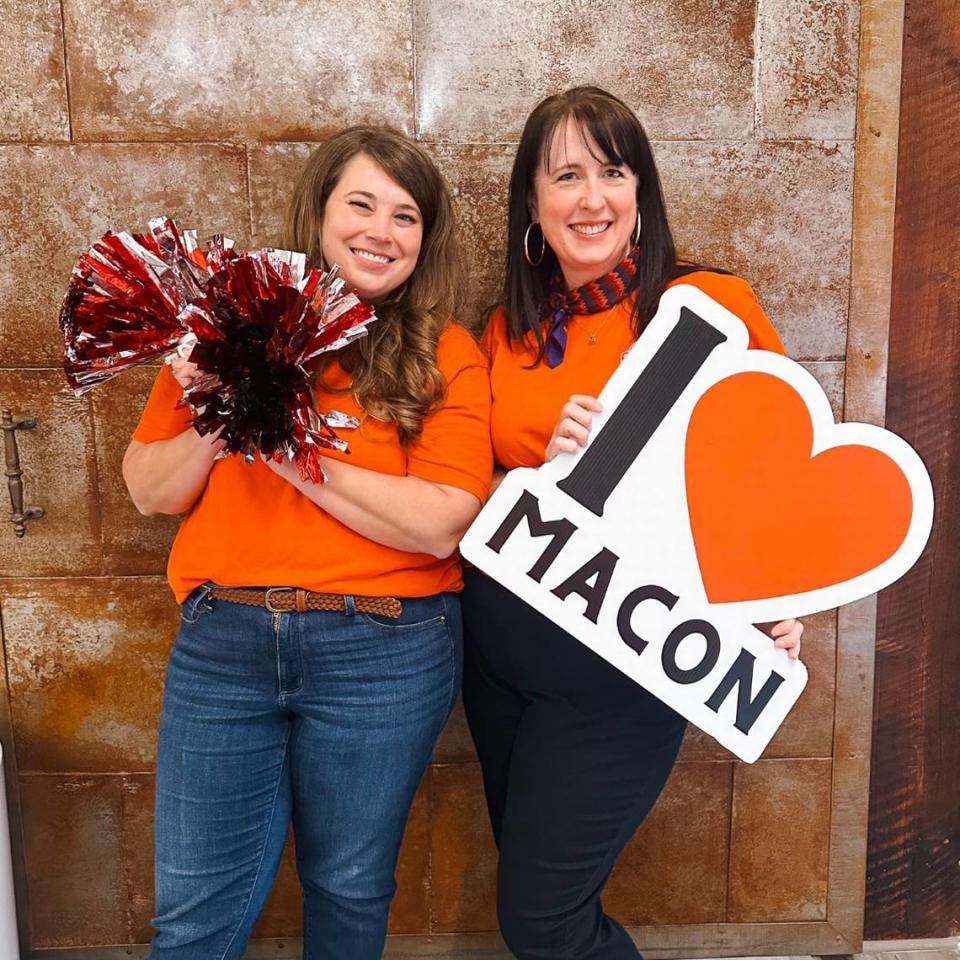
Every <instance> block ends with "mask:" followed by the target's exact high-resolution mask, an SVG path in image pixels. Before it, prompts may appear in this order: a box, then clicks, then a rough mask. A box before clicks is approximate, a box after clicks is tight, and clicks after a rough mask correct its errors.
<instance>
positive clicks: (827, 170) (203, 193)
mask: <svg viewBox="0 0 960 960" xmlns="http://www.w3.org/2000/svg"><path fill="white" fill-rule="evenodd" d="M860 15H861V10H860V4H859V2H857V0H759V2H757V0H724V2H722V3H716V2H714V0H594V2H591V3H583V2H580V0H528V2H524V3H516V2H514V0H486V2H482V3H481V2H478V0H377V2H376V3H374V2H371V0H355V2H353V3H350V4H343V3H340V2H334V0H275V2H272V3H270V4H261V3H257V2H253V0H221V2H218V3H211V2H209V0H139V2H137V3H128V2H121V0H62V2H61V0H31V2H29V3H20V2H13V0H0V51H2V57H0V184H2V195H0V351H2V355H0V405H2V406H4V407H11V408H13V409H14V411H15V412H17V413H20V414H29V415H33V416H36V417H37V418H38V421H39V426H38V428H37V430H35V431H33V432H32V433H30V434H24V435H21V437H20V448H21V452H22V459H23V463H24V469H25V483H26V496H27V501H28V503H31V504H32V503H39V504H42V505H43V506H44V507H45V509H46V517H45V518H44V519H42V520H40V521H38V522H35V523H33V524H32V525H31V526H30V528H29V530H28V533H27V535H26V537H25V538H24V539H23V540H22V541H18V542H15V541H14V538H13V535H12V531H9V530H0V577H2V578H3V579H2V580H0V593H2V629H3V647H4V653H5V657H6V681H5V682H6V690H5V691H0V692H4V694H5V695H4V698H3V699H4V700H5V701H6V702H5V703H4V705H3V708H2V710H0V720H2V722H3V723H4V724H5V725H6V727H7V736H6V742H5V744H4V745H5V747H6V752H7V754H8V761H9V762H10V763H11V764H15V767H12V766H11V767H8V770H7V774H8V778H11V777H12V779H13V781H14V785H15V789H14V796H13V799H14V810H13V812H14V817H15V820H16V821H18V822H19V824H18V825H19V827H20V828H21V829H22V848H21V846H20V842H19V835H18V837H17V848H18V852H19V851H20V850H21V849H22V853H23V860H24V862H25V865H26V867H25V874H26V877H25V879H26V884H27V889H28V892H29V901H28V906H27V914H28V920H29V925H30V942H31V945H32V946H33V947H34V948H44V947H71V946H73V947H78V946H88V945H102V944H128V943H144V942H146V941H147V940H148V939H149V936H150V926H149V921H150V916H151V907H152V903H151V901H152V895H151V857H152V850H151V845H152V841H151V818H152V815H151V799H152V790H153V764H154V730H155V727H156V722H157V714H158V708H159V701H160V690H161V679H162V670H163V664H164V659H165V656H166V651H167V648H168V646H169V644H170V642H171V639H172V635H173V632H174V629H175V619H176V618H175V610H174V608H173V604H172V601H171V599H170V596H169V593H168V590H167V587H166V584H165V582H164V579H163V570H164V562H165V554H166V551H167V549H168V546H169V544H170V541H171V537H172V534H173V531H174V529H175V524H174V522H172V521H169V520H167V519H157V518H155V519H149V520H146V519H144V518H142V517H140V516H139V515H138V514H137V513H136V512H135V510H134V509H133V507H132V506H131V504H130V503H129V501H128V499H127V497H126V494H125V491H124V489H123V485H122V481H121V478H120V458H121V455H122V452H123V450H124V447H125V445H126V442H127V438H128V436H129V433H130V430H131V428H132V425H133V424H134V422H135V420H136V418H137V415H138V412H139V410H140V408H141V406H142V403H143V400H144V398H145V396H146V392H147V390H148V387H149V384H150V381H151V377H152V371H150V370H140V371H136V372H134V373H132V374H128V375H126V376H124V377H122V378H120V380H119V381H117V382H114V383H112V384H110V385H108V386H107V387H105V388H103V389H101V390H99V391H95V392H94V393H93V394H92V395H89V396H87V397H85V398H83V399H74V398H72V397H69V396H67V395H65V394H64V393H63V391H62V377H61V375H60V373H59V371H58V369H57V365H58V362H59V356H60V345H59V343H58V335H57V325H56V315H57V310H58V305H59V300H60V298H61V296H62V294H63V291H64V289H65V286H66V283H67V279H68V276H69V271H70V267H71V265H72V263H73V262H74V261H75V259H76V258H77V256H78V255H79V254H80V252H81V251H82V250H83V249H84V248H85V247H86V246H88V245H89V243H90V242H92V240H93V239H95V238H96V237H97V236H99V234H100V233H101V232H103V231H104V230H106V229H110V228H115V229H119V228H142V227H143V226H145V223H146V220H147V219H148V218H149V217H150V216H153V215H155V214H158V213H161V212H164V213H168V214H170V215H172V216H174V217H175V218H176V219H177V221H178V222H179V223H180V225H181V226H183V227H196V228H198V229H199V231H200V234H201V236H205V235H207V234H209V233H213V232H218V231H223V232H226V233H228V234H230V235H232V236H233V237H234V238H236V240H237V241H238V243H239V244H240V245H243V246H246V245H251V244H255V245H262V244H270V243H275V242H277V240H278V229H279V225H280V222H281V220H282V215H283V210H284V206H285V203H286V199H287V196H288V194H289V191H290V186H291V182H292V180H293V178H294V177H295V175H296V173H297V170H298V167H299V165H300V164H301V162H302V161H303V159H304V157H305V156H306V155H307V153H308V151H309V150H310V147H311V144H312V143H315V142H316V141H318V140H321V139H322V138H323V137H324V136H326V135H327V134H329V133H330V132H331V131H333V130H336V129H338V128H340V127H342V126H344V125H346V124H350V123H356V122H360V121H376V122H383V123H389V124H393V125H395V126H396V127H398V128H400V129H401V130H404V131H405V132H407V133H408V134H410V135H411V136H414V137H416V138H418V139H419V140H420V141H422V142H423V143H424V144H425V145H426V146H427V148H428V149H429V150H430V152H431V153H432V154H433V155H434V156H435V157H436V159H437V161H438V163H439V164H440V166H441V167H442V169H443V170H444V172H445V173H446V175H447V176H448V177H449V179H450V181H451V183H452V184H453V186H454V188H455V192H456V195H457V200H458V204H459V210H460V215H461V218H462V223H463V227H464V232H465V235H466V238H467V241H468V244H469V248H470V251H471V265H472V280H473V306H472V308H471V312H470V315H469V316H468V317H466V318H464V319H465V320H466V321H468V322H471V323H472V322H475V321H476V319H477V318H478V317H479V315H480V311H481V308H482V307H483V306H484V305H486V304H487V303H489V302H490V300H491V298H492V297H493V296H494V295H495V294H494V291H495V286H496V275H497V271H498V265H499V263H500V259H501V256H502V234H503V226H504V201H505V186H506V176H507V172H508V170H509V166H510V162H511V158H512V154H513V149H514V146H513V145H514V144H515V142H516V140H517V138H518V135H519V132H520V129H521V126H522V123H523V120H524V118H525V116H526V115H527V113H528V112H529V110H530V109H531V108H532V106H533V105H534V104H535V103H536V102H537V101H538V100H539V99H540V98H541V97H542V96H544V95H546V94H548V93H551V92H554V91H557V90H560V89H562V88H564V87H567V86H569V85H572V84H574V83H579V82H591V83H596V84H599V85H601V86H604V87H607V88H608V89H610V90H612V91H614V92H615V93H617V94H619V95H620V96H621V97H623V98H624V99H625V100H626V101H627V102H628V103H630V104H631V105H632V106H633V107H634V108H635V109H636V110H637V112H638V114H639V116H640V117H641V119H642V120H643V121H644V123H645V125H646V127H647V129H648V131H649V133H650V135H651V137H652V139H653V140H654V141H655V150H656V156H657V159H658V161H659V164H660V168H661V171H662V176H663V180H664V185H665V189H666V192H667V196H668V202H669V207H670V212H671V215H672V219H673V222H674V224H675V227H676V233H677V237H678V240H679V242H680V245H681V248H682V250H683V251H684V252H685V253H687V254H689V255H693V256H695V257H697V258H698V259H702V260H706V261H710V262H713V263H716V264H719V265H723V266H725V267H727V268H729V269H732V270H735V271H738V272H740V273H742V274H743V275H744V276H746V277H747V278H749V279H750V280H751V281H752V282H753V283H754V285H755V287H756V289H757V291H758V293H759V296H760V299H761V301H762V303H763V304H764V305H765V307H766V309H767V311H768V312H769V314H770V316H771V317H772V319H773V321H774V323H775V324H776V326H777V328H778V329H779V331H780V332H781V334H782V336H783V339H784V341H785V343H786V345H787V348H788V350H789V352H790V354H791V355H792V356H793V357H794V358H796V359H798V360H802V361H803V362H804V363H805V365H807V366H808V368H809V369H810V370H811V371H812V372H813V374H814V375H815V376H816V377H817V379H818V380H819V381H820V382H821V383H822V384H823V385H824V387H825V389H826V391H827V393H828V395H829V396H830V398H831V400H832V402H833V403H834V406H835V409H836V410H837V411H838V412H839V411H840V410H841V409H842V404H843V394H844V372H845V354H846V344H847V323H848V306H849V284H850V269H851V267H850V263H851V260H850V256H851V233H852V212H853V174H854V159H855V157H854V153H855V149H854V148H855V140H854V131H855V122H856V102H857V87H858V78H857V63H858V41H859V31H860ZM836 638H837V632H836V616H835V614H833V613H827V614H822V615H819V616H816V617H812V618H811V619H810V622H809V630H808V634H807V637H806V638H805V651H806V658H807V663H808V667H809V670H810V674H811V683H810V687H809V690H808V692H807V694H806V695H805V696H804V698H803V699H802V701H801V702H800V704H799V706H798V707H797V709H796V711H795V713H794V714H793V715H792V716H791V717H790V718H789V720H788V721H787V723H786V724H785V726H784V728H783V729H782V731H781V732H780V734H779V735H778V736H777V738H776V740H775V741H774V743H773V745H772V746H771V748H770V749H769V750H768V752H767V754H766V756H765V758H764V759H763V760H761V761H760V762H758V763H756V764H754V765H753V766H746V765H741V764H739V763H735V762H734V761H733V760H732V758H731V756H730V755H729V754H727V753H725V752H724V751H723V750H722V749H720V748H719V747H717V745H716V744H714V743H713V742H712V741H710V740H709V739H708V738H706V737H704V736H701V735H698V734H695V733H694V734H692V735H691V736H690V737H689V738H688V741H687V743H686V744H685V746H684V750H683V754H682V759H681V762H680V763H679V765H678V766H677V768H676V771H675V773H674V775H673V777H672V778H671V780H670V783H669V785H668V786H667V789H666V793H665V795H664V797H663V799H662V800H661V802H660V804H659V806H658V807H657V809H656V810H655V811H654V813H653V814H652V816H651V817H650V819H649V821H648V822H647V823H646V824H645V825H644V826H643V828H642V829H641V830H640V832H639V834H638V835H637V837H636V838H635V840H634V841H633V843H632V844H631V845H630V847H629V849H628V851H627V852H626V854H625V855H624V857H623V858H622V860H621V862H620V863H619V864H618V866H617V868H616V870H615V871H614V874H613V877H612V879H611V881H610V887H609V894H608V897H607V905H608V908H609V909H610V910H612V911H613V912H614V913H615V914H616V915H617V916H618V917H620V918H621V919H622V920H623V921H624V922H625V923H627V924H630V925H633V926H638V927H643V926H647V925H658V926H659V925H697V924H727V925H733V926H736V925H747V924H762V925H766V924H771V925H773V924H797V926H795V927H785V928H781V929H787V930H798V931H800V930H803V929H806V928H805V927H804V926H803V924H804V923H806V922H817V921H823V920H825V919H826V918H827V910H828V884H829V880H830V876H831V875H830V872H829V865H830V864H829V861H830V857H831V849H832V847H831V845H830V843H829V834H830V820H831V803H832V796H833V792H834V788H835V764H834V756H835V736H834V718H835V703H836V697H835V679H836V676H837V674H836V662H837V655H836V650H837V642H836ZM865 709H867V710H869V706H866V707H865ZM771 845H774V846H775V848H776V851H774V850H772V849H771ZM494 869H495V859H494V850H493V846H492V843H491V840H490V836H489V833H488V828H487V825H486V822H485V815H484V810H483V803H482V799H481V793H480V776H479V770H478V767H477V764H476V761H475V757H474V755H473V752H472V748H471V746H470V742H469V737H468V735H467V733H466V729H465V725H464V722H463V719H462V715H461V714H460V713H459V712H457V713H456V714H455V715H454V717H453V718H452V719H451V721H450V723H449V725H448V727H447V729H446V731H445V732H444V734H443V737H442V738H441V741H440V743H439V745H438V747H437V750H436V754H435V757H434V763H433V765H432V766H431V768H430V770H429V772H428V774H427V776H426V778H425V779H424V782H423V784H422V787H421V789H420V792H419V794H418V796H417V800H416V803H415V804H414V808H413V812H412V815H411V818H410V824H409V828H408V831H407V836H406V841H405V843H404V846H403V851H402V855H401V862H400V868H399V874H398V880H399V893H398V896H397V900H396V903H395V905H394V909H393V913H392V920H391V932H392V933H394V934H411V935H420V936H423V935H427V934H431V935H437V934H444V933H452V932H482V931H492V930H494V929H495V916H494V907H493V881H494ZM298 911H299V904H298V893H297V888H296V880H295V876H294V872H293V868H292V861H291V859H290V858H289V856H288V857H285V859H284V864H283V867H282V871H281V875H280V878H279V881H278V884H277V888H276V890H275V892H274V896H273V898H272V899H271V901H270V903H269V905H268V907H267V909H266V912H265V914H264V916H263V918H262V919H261V921H260V924H259V927H258V929H257V936H259V937H282V938H287V937H296V936H297V935H298V930H299V917H298ZM764 929H766V927H764ZM398 942H399V941H398ZM454 942H456V941H454ZM798 945H799V942H798ZM742 952H748V951H746V950H744V951H742ZM754 952H765V951H763V950H762V949H761V950H759V951H756V950H755V951H754ZM768 952H775V951H768ZM782 952H788V951H782ZM804 952H810V951H804ZM825 952H828V951H825Z"/></svg>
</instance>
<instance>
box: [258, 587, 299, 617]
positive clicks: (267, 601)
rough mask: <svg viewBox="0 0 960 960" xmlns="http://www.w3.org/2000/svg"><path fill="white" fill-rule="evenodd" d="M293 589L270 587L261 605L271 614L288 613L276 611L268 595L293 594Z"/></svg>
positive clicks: (286, 611) (287, 611)
mask: <svg viewBox="0 0 960 960" xmlns="http://www.w3.org/2000/svg"><path fill="white" fill-rule="evenodd" d="M294 589H295V587H270V588H269V589H268V590H267V592H266V594H265V595H264V598H263V605H264V606H265V607H266V608H267V609H268V610H269V611H270V612H271V613H289V612H290V611H289V610H278V609H277V608H276V607H275V606H274V605H273V601H272V600H271V599H270V595H271V594H274V593H293V591H294Z"/></svg>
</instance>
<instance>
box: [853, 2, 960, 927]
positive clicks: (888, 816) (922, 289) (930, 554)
mask: <svg viewBox="0 0 960 960" xmlns="http://www.w3.org/2000/svg"><path fill="white" fill-rule="evenodd" d="M958 138H960V6H958V5H957V3H956V0H924V2H923V3H921V2H918V0H908V3H907V5H906V20H905V31H904V49H903V87H902V97H901V113H900V151H899V162H898V170H899V173H898V190H897V217H896V237H895V244H894V269H893V294H892V302H891V307H892V309H891V318H890V347H889V368H888V384H887V389H888V393H887V397H888V400H887V420H886V423H887V427H888V428H889V429H891V430H894V431H895V432H897V433H899V434H900V435H901V436H903V437H904V438H905V439H906V440H907V441H908V442H909V443H911V444H912V445H913V446H914V447H915V448H916V449H917V450H918V451H919V452H920V454H921V456H922V457H923V458H924V460H925V461H926V464H927V467H928V469H929V470H930V473H931V476H932V478H933V484H934V489H935V493H936V521H935V526H934V531H933V535H932V537H931V540H930V543H929V544H928V547H927V550H926V552H925V553H924V555H923V556H922V558H921V559H920V562H919V563H918V564H917V566H916V567H915V568H914V569H913V571H912V572H911V573H910V574H909V575H908V576H907V577H906V578H904V579H903V580H901V581H900V582H899V583H898V584H896V585H895V586H894V587H892V588H891V589H890V590H887V591H885V592H884V593H883V594H882V595H881V596H880V600H879V608H878V627H877V672H876V706H875V716H874V749H873V775H872V782H871V790H870V800H871V802H870V834H869V836H870V840H869V854H868V871H867V902H866V935H867V936H868V937H870V938H876V939H886V938H890V937H911V938H916V937H945V936H951V935H955V934H957V933H958V931H960V863H958V861H960V849H958V848H960V697H958V696H957V694H956V690H955V689H954V687H955V684H956V682H957V679H958V677H960V645H958V644H957V641H956V628H955V624H956V622H957V620H958V618H960V593H958V591H957V588H956V577H957V574H958V573H960V484H958V478H960V163H958V161H957V148H956V144H957V140H958Z"/></svg>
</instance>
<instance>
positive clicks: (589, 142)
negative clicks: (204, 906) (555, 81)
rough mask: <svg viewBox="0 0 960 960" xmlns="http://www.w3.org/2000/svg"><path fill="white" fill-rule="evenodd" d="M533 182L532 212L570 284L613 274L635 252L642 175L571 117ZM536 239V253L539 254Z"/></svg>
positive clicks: (532, 243)
mask: <svg viewBox="0 0 960 960" xmlns="http://www.w3.org/2000/svg"><path fill="white" fill-rule="evenodd" d="M547 157H548V165H547V166H545V165H544V163H543V161H542V160H541V162H540V164H539V165H538V167H537V171H536V174H535V175H534V181H533V197H532V198H531V202H530V215H531V217H532V218H533V220H534V222H535V223H539V224H540V228H541V229H542V230H543V236H544V239H545V240H546V242H547V244H548V245H549V247H550V249H551V250H553V252H554V253H555V254H556V257H557V261H558V262H559V264H560V270H561V271H562V273H563V279H564V282H565V283H566V285H567V287H568V289H573V288H574V287H579V286H582V285H583V284H584V283H587V282H589V281H590V280H595V279H596V278H597V277H602V276H603V275H604V274H605V273H609V272H610V271H611V270H612V269H613V268H614V267H615V266H616V265H617V264H618V263H619V262H620V261H621V260H622V259H623V258H624V257H625V256H626V255H627V253H628V252H629V251H630V247H631V245H632V240H631V238H632V235H633V231H634V229H635V227H636V223H637V177H636V174H634V173H633V171H632V170H631V169H630V168H629V167H627V166H625V165H623V166H617V165H615V164H613V163H610V162H608V160H607V158H606V157H605V156H604V155H603V152H602V151H601V149H600V148H599V146H597V144H596V143H595V142H594V140H593V138H592V137H591V136H590V134H589V132H588V131H586V130H582V129H581V128H580V127H579V126H578V125H577V123H576V121H575V120H573V119H572V118H568V119H567V121H566V123H565V124H564V125H563V126H562V127H561V128H559V129H558V130H557V131H556V133H555V134H554V136H553V138H552V142H551V143H550V149H549V151H548V153H547ZM536 249H537V246H536V242H535V241H533V240H532V239H531V255H532V256H534V257H535V256H536Z"/></svg>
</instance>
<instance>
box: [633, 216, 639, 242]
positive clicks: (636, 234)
mask: <svg viewBox="0 0 960 960" xmlns="http://www.w3.org/2000/svg"><path fill="white" fill-rule="evenodd" d="M633 245H634V246H635V247H639V246H640V211H639V210H638V211H637V225H636V226H635V227H634V228H633Z"/></svg>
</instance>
